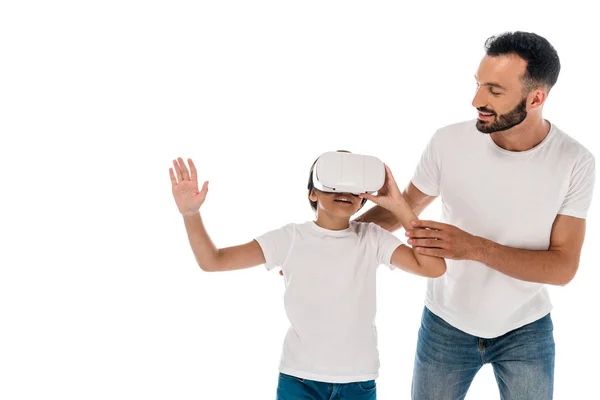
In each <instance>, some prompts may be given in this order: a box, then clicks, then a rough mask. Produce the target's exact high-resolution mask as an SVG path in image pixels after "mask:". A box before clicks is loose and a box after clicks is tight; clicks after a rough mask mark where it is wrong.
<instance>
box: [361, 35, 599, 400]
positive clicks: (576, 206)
mask: <svg viewBox="0 0 600 400" xmlns="http://www.w3.org/2000/svg"><path fill="white" fill-rule="evenodd" d="M485 49H486V55H485V56H484V57H483V59H482V61H481V63H480V65H479V68H478V70H477V73H476V75H475V80H476V82H477V92H476V94H475V97H474V99H473V107H475V108H476V109H477V112H478V116H477V119H476V120H472V121H467V122H462V123H457V124H454V125H451V126H447V127H444V128H442V129H440V130H438V131H437V132H436V133H435V134H434V135H433V137H432V139H431V140H430V142H429V144H428V145H427V148H426V149H425V151H424V153H423V155H422V158H421V161H420V163H419V165H418V166H417V168H416V171H415V174H414V176H413V178H412V180H411V182H410V183H409V185H408V187H407V189H406V190H405V192H404V194H405V198H406V199H407V201H408V202H409V204H410V205H411V206H412V208H413V210H414V211H415V214H416V215H419V214H420V213H421V212H422V211H423V209H424V208H425V207H427V205H429V204H430V203H431V202H432V201H433V200H434V199H435V198H436V197H437V196H441V197H442V199H443V203H442V221H443V223H440V222H433V221H413V229H410V230H408V231H407V232H406V235H407V236H409V237H410V240H409V243H410V244H412V246H413V247H415V248H417V249H418V251H419V252H421V253H422V254H427V255H432V256H440V257H444V258H446V259H447V272H446V274H445V275H443V276H442V277H440V278H436V279H430V280H429V282H428V286H427V295H426V299H425V309H424V311H423V316H422V321H421V327H420V330H419V336H418V343H417V352H416V357H415V364H414V371H413V384H412V398H413V399H416V400H424V399H436V400H440V399H451V400H457V399H463V398H464V397H465V395H466V393H467V391H468V389H469V386H470V384H471V382H472V381H473V378H474V377H475V374H476V373H477V372H478V371H479V369H480V368H481V367H482V366H483V365H484V364H486V363H489V364H491V365H492V366H493V370H494V374H495V376H496V380H497V383H498V387H499V390H500V394H501V398H502V399H504V400H508V399H551V398H552V393H553V382H554V355H555V352H554V338H553V333H552V330H553V325H552V320H551V317H550V311H551V309H552V304H551V301H550V298H549V296H548V292H547V289H546V285H566V284H567V283H569V281H571V280H572V279H573V277H574V276H575V273H576V271H577V268H578V265H579V257H580V253H581V248H582V245H583V242H584V236H585V218H586V214H587V211H588V208H589V206H590V203H591V200H592V192H593V187H594V181H595V160H594V157H593V155H592V154H591V153H590V152H589V151H588V150H587V149H586V148H585V147H583V146H582V145H581V144H580V143H578V142H577V141H575V140H574V139H573V138H571V137H570V136H568V135H567V134H566V133H564V132H563V131H562V130H560V129H559V128H558V127H557V126H556V125H554V124H552V123H551V122H549V121H548V120H546V119H544V118H543V116H542V108H543V106H544V104H545V102H546V98H547V96H548V93H549V92H550V90H551V88H552V87H553V86H554V84H555V83H556V81H557V79H558V75H559V71H560V61H559V57H558V54H557V52H556V50H555V49H554V48H553V47H552V45H551V44H550V43H549V42H548V41H547V40H546V39H544V38H542V37H540V36H539V35H536V34H533V33H526V32H513V33H505V34H502V35H499V36H495V37H491V38H489V39H488V40H487V41H486V43H485ZM359 220H361V221H372V222H375V223H377V224H379V225H380V226H382V227H384V228H386V229H388V230H390V231H395V230H396V229H398V228H400V224H399V222H398V221H397V220H396V219H395V218H394V217H393V216H392V215H391V214H390V213H389V212H387V211H385V210H384V209H382V208H381V207H374V208H372V209H371V210H369V211H368V212H366V213H365V214H363V215H362V216H361V217H360V218H359ZM490 395H491V394H490Z"/></svg>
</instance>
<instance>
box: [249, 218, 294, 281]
mask: <svg viewBox="0 0 600 400" xmlns="http://www.w3.org/2000/svg"><path fill="white" fill-rule="evenodd" d="M295 233H296V230H295V226H294V224H288V225H286V226H284V227H282V228H279V229H275V230H272V231H270V232H267V233H265V234H264V235H261V236H258V237H257V238H255V239H254V240H256V241H257V242H258V244H259V245H260V247H261V249H262V251H263V254H264V256H265V268H266V269H267V270H268V271H270V270H272V269H273V268H275V267H282V266H283V264H284V263H285V260H286V259H287V256H288V254H289V253H290V251H291V249H292V244H293V243H294V238H295Z"/></svg>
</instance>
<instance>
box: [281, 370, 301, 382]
mask: <svg viewBox="0 0 600 400" xmlns="http://www.w3.org/2000/svg"><path fill="white" fill-rule="evenodd" d="M279 378H280V379H291V380H294V381H298V382H304V379H303V378H298V377H297V376H292V375H288V374H284V373H282V372H280V373H279Z"/></svg>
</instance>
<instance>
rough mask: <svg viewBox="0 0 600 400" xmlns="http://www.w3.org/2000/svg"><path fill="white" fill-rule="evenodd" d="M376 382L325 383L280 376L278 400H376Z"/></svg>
mask: <svg viewBox="0 0 600 400" xmlns="http://www.w3.org/2000/svg"><path fill="white" fill-rule="evenodd" d="M375 391H376V388H375V381H374V380H372V381H365V382H353V383H325V382H317V381H311V380H309V379H301V378H296V377H295V376H290V375H286V374H282V373H280V374H279V383H278V385H277V400H306V399H311V400H334V399H335V400H376V394H375Z"/></svg>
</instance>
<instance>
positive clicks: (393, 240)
mask: <svg viewBox="0 0 600 400" xmlns="http://www.w3.org/2000/svg"><path fill="white" fill-rule="evenodd" d="M370 228H371V231H372V232H373V236H374V237H375V241H376V242H375V243H376V245H377V260H378V261H379V265H381V264H384V265H387V266H388V268H389V269H391V270H394V269H395V267H394V266H393V265H392V254H394V251H395V250H396V249H397V248H398V246H400V245H401V244H403V242H402V240H400V238H398V237H397V236H396V235H394V234H393V233H390V232H388V231H386V230H385V229H383V228H382V227H380V226H379V225H377V224H374V223H370Z"/></svg>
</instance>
